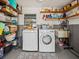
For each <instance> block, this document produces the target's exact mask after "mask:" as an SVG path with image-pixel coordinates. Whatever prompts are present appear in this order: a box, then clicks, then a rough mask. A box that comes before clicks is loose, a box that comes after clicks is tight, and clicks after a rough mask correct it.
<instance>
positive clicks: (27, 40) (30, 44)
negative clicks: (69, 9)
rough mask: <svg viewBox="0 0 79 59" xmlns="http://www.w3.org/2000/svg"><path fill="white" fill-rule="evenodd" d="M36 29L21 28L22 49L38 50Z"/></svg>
mask: <svg viewBox="0 0 79 59" xmlns="http://www.w3.org/2000/svg"><path fill="white" fill-rule="evenodd" d="M37 33H38V32H37V29H36V30H23V48H22V49H23V50H24V51H38V34H37Z"/></svg>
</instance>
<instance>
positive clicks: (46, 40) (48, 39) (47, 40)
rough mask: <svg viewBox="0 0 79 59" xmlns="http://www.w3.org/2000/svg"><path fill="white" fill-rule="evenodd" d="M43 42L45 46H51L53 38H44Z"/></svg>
mask: <svg viewBox="0 0 79 59" xmlns="http://www.w3.org/2000/svg"><path fill="white" fill-rule="evenodd" d="M42 42H43V43H44V44H45V45H49V44H50V43H51V42H52V37H51V36H50V35H45V36H43V38H42Z"/></svg>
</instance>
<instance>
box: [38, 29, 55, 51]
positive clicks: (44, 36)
mask: <svg viewBox="0 0 79 59" xmlns="http://www.w3.org/2000/svg"><path fill="white" fill-rule="evenodd" d="M39 52H55V30H50V29H46V30H45V29H39Z"/></svg>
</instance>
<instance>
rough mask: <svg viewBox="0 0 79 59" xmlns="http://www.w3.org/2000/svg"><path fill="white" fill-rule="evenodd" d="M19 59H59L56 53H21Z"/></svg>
mask: <svg viewBox="0 0 79 59" xmlns="http://www.w3.org/2000/svg"><path fill="white" fill-rule="evenodd" d="M17 59H58V56H57V55H56V53H39V52H21V53H20V55H19V56H18V58H17Z"/></svg>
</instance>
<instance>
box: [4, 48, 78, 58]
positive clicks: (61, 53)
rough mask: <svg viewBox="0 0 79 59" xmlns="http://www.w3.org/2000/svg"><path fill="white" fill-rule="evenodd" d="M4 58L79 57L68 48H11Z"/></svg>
mask: <svg viewBox="0 0 79 59" xmlns="http://www.w3.org/2000/svg"><path fill="white" fill-rule="evenodd" d="M4 59H79V58H78V57H76V56H75V55H73V54H72V53H71V52H69V50H63V49H57V51H56V53H40V52H25V51H22V50H20V49H13V50H12V51H11V52H10V53H9V54H8V55H6V56H5V57H4Z"/></svg>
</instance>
